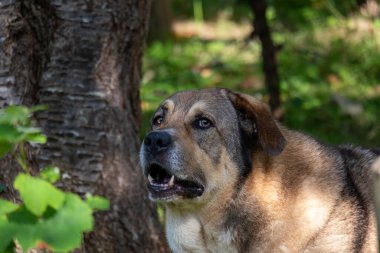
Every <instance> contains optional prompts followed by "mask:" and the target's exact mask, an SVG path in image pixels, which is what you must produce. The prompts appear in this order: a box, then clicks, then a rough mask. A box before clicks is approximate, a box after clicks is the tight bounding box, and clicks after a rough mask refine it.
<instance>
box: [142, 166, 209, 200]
mask: <svg viewBox="0 0 380 253" xmlns="http://www.w3.org/2000/svg"><path fill="white" fill-rule="evenodd" d="M147 174H148V180H149V183H148V189H149V190H150V192H151V194H152V195H151V196H152V197H153V198H154V199H163V200H165V199H170V198H171V197H174V196H182V197H185V198H195V197H198V196H201V195H202V194H203V191H204V187H203V186H202V185H201V184H200V183H197V182H195V181H191V180H181V179H179V178H178V177H176V176H175V175H172V174H170V173H169V172H168V171H167V170H166V169H165V168H163V167H161V166H160V165H157V164H152V165H150V166H149V168H148V170H147Z"/></svg>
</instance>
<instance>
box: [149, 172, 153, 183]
mask: <svg viewBox="0 0 380 253" xmlns="http://www.w3.org/2000/svg"><path fill="white" fill-rule="evenodd" d="M148 181H149V183H151V184H153V177H152V176H151V175H150V174H148Z"/></svg>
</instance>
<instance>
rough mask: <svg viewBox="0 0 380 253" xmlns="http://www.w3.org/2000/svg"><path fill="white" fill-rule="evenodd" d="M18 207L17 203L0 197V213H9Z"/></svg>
mask: <svg viewBox="0 0 380 253" xmlns="http://www.w3.org/2000/svg"><path fill="white" fill-rule="evenodd" d="M18 207H19V206H18V205H16V204H14V203H12V202H10V201H7V200H3V199H0V215H4V214H7V213H11V212H13V211H15V210H16V209H17V208H18Z"/></svg>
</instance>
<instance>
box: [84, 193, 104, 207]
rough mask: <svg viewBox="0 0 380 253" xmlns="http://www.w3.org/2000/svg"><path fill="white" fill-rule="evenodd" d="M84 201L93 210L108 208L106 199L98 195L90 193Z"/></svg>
mask: <svg viewBox="0 0 380 253" xmlns="http://www.w3.org/2000/svg"><path fill="white" fill-rule="evenodd" d="M86 203H87V205H89V206H90V207H91V208H92V209H95V210H108V209H109V208H110V202H109V200H108V199H106V198H103V197H100V196H92V195H91V194H88V195H86Z"/></svg>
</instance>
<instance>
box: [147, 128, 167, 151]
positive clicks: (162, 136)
mask: <svg viewBox="0 0 380 253" xmlns="http://www.w3.org/2000/svg"><path fill="white" fill-rule="evenodd" d="M171 141H172V138H171V136H170V134H168V133H167V132H164V131H156V132H151V133H149V134H148V135H147V136H146V137H145V139H144V145H145V147H146V148H147V149H148V150H149V151H150V152H152V153H153V154H155V153H159V152H161V151H164V150H166V149H167V148H168V147H169V146H170V143H171Z"/></svg>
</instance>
